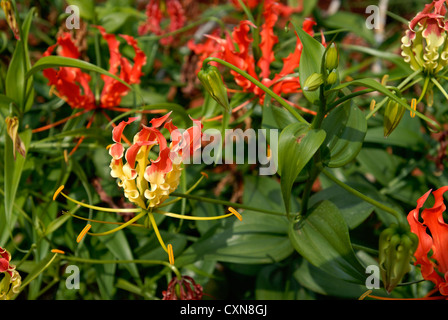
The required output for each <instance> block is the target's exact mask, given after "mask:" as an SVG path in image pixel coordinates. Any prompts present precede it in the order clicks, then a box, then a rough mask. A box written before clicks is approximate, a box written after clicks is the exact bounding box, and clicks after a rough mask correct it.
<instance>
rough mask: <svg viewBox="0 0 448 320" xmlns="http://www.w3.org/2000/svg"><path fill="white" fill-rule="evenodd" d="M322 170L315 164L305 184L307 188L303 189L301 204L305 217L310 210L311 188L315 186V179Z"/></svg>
mask: <svg viewBox="0 0 448 320" xmlns="http://www.w3.org/2000/svg"><path fill="white" fill-rule="evenodd" d="M319 173H320V170H319V169H318V167H317V166H316V165H315V164H313V167H312V169H311V172H310V175H309V178H308V179H307V181H306V184H305V190H304V191H303V195H302V203H301V204H300V215H301V216H302V217H305V216H306V214H307V211H308V202H309V199H310V195H311V189H312V188H313V184H314V181H316V178H317V177H318V176H319Z"/></svg>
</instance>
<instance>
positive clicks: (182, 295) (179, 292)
mask: <svg viewBox="0 0 448 320" xmlns="http://www.w3.org/2000/svg"><path fill="white" fill-rule="evenodd" d="M162 294H163V299H162V300H201V299H202V296H203V293H202V286H201V285H200V284H196V282H195V281H194V279H193V278H192V277H189V276H182V278H181V279H180V280H179V279H178V278H173V280H171V281H170V283H169V284H168V288H167V290H166V291H163V292H162Z"/></svg>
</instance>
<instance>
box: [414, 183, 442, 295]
mask: <svg viewBox="0 0 448 320" xmlns="http://www.w3.org/2000/svg"><path fill="white" fill-rule="evenodd" d="M447 190H448V186H445V187H442V188H440V189H438V190H436V191H434V192H433V195H434V198H435V203H434V206H433V207H432V208H427V209H424V210H423V211H422V212H421V214H420V213H419V211H420V208H422V207H423V205H424V203H425V201H426V199H427V198H428V196H429V194H430V193H431V190H429V191H428V192H426V193H425V194H424V195H423V196H422V197H421V198H420V199H418V201H417V208H415V209H414V210H412V211H411V212H409V214H408V217H407V219H408V222H409V225H410V226H411V231H412V232H413V233H415V234H416V235H417V236H418V238H419V244H418V247H417V250H416V252H415V258H416V261H415V265H420V267H421V272H422V276H423V278H424V279H426V280H430V281H432V282H433V283H434V284H435V285H436V288H437V289H438V290H439V291H440V293H441V294H442V295H444V296H448V224H446V223H445V222H444V220H443V212H444V211H445V209H446V206H445V204H444V201H443V194H444V193H445V192H446V191H447ZM420 217H421V219H422V220H423V222H420Z"/></svg>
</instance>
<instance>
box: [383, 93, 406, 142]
mask: <svg viewBox="0 0 448 320" xmlns="http://www.w3.org/2000/svg"><path fill="white" fill-rule="evenodd" d="M405 110H406V108H405V107H403V106H402V105H401V104H399V103H398V102H396V101H393V100H389V102H388V103H387V106H386V110H385V111H384V124H383V128H384V136H385V137H388V136H389V135H390V134H391V133H392V131H394V130H395V128H396V127H397V126H398V124H399V123H400V121H401V118H403V115H404V112H405Z"/></svg>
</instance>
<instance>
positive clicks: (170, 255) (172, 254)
mask: <svg viewBox="0 0 448 320" xmlns="http://www.w3.org/2000/svg"><path fill="white" fill-rule="evenodd" d="M167 249H168V257H169V259H170V264H171V265H174V253H173V246H172V245H171V243H169V244H168V246H167Z"/></svg>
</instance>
